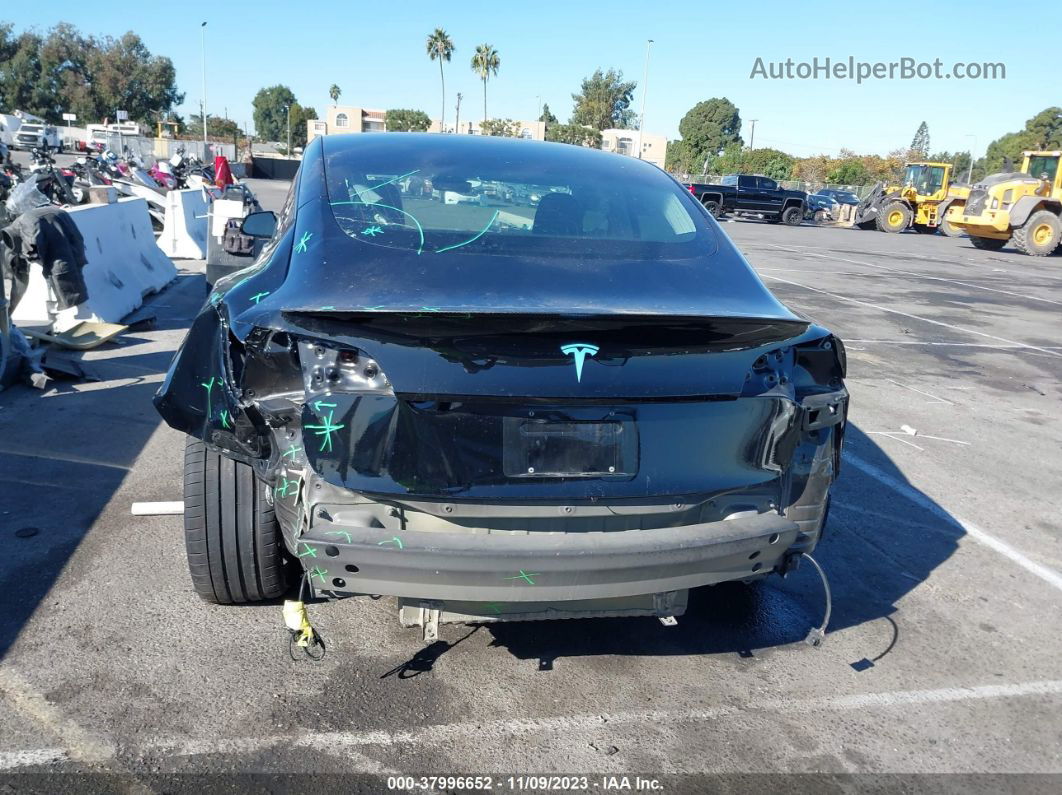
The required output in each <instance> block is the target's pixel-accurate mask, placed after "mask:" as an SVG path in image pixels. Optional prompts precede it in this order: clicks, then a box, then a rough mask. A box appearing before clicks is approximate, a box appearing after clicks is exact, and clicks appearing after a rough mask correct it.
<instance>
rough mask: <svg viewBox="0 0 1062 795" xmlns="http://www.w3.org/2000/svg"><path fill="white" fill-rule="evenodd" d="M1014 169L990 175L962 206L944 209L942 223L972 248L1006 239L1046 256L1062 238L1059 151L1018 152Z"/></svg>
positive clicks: (992, 248)
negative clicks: (965, 237)
mask: <svg viewBox="0 0 1062 795" xmlns="http://www.w3.org/2000/svg"><path fill="white" fill-rule="evenodd" d="M1023 155H1024V157H1023V160H1022V166H1021V171H1020V172H1009V173H1002V174H992V175H991V176H988V177H986V178H985V179H984V180H983V181H982V182H979V183H978V184H977V185H975V186H974V188H973V189H972V190H971V191H970V197H969V199H968V200H967V202H966V206H965V207H955V208H953V209H951V210H949V211H948V218H947V220H948V222H949V223H950V224H952V225H954V226H956V227H958V228H959V229H961V230H962V231H964V232H966V234H968V235H969V236H970V242H972V243H973V244H974V245H975V246H977V248H983V249H987V250H989V251H998V250H999V249H1001V248H1003V246H1005V245H1006V244H1007V241H1008V240H1009V241H1011V242H1013V243H1014V247H1015V248H1016V249H1018V251H1021V252H1023V253H1025V254H1029V255H1031V256H1033V257H1046V256H1047V255H1048V254H1050V253H1052V252H1053V251H1054V250H1055V249H1056V248H1058V246H1059V242H1060V241H1062V169H1060V168H1059V160H1060V159H1062V152H1057V151H1056V152H1023Z"/></svg>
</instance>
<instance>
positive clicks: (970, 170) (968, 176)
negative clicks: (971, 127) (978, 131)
mask: <svg viewBox="0 0 1062 795" xmlns="http://www.w3.org/2000/svg"><path fill="white" fill-rule="evenodd" d="M966 137H967V138H973V139H974V142H973V146H971V147H970V167H969V168H968V169H967V170H966V184H967V185H969V184H970V180H971V179H973V155H974V149H976V148H977V136H976V135H974V134H973V133H966Z"/></svg>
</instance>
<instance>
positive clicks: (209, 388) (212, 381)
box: [199, 376, 215, 417]
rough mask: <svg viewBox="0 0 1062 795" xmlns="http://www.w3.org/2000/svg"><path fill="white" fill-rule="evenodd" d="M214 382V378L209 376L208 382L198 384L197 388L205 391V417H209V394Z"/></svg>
mask: <svg viewBox="0 0 1062 795" xmlns="http://www.w3.org/2000/svg"><path fill="white" fill-rule="evenodd" d="M214 380H215V376H211V377H210V380H209V381H207V382H206V383H205V384H203V383H201V384H199V386H201V387H203V389H205V390H206V391H207V410H206V413H207V417H209V416H210V393H211V392H212V391H213V389H214Z"/></svg>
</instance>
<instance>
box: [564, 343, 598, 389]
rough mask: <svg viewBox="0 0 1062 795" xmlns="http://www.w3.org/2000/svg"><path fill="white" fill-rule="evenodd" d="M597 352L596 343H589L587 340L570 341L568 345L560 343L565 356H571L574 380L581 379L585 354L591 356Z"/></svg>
mask: <svg viewBox="0 0 1062 795" xmlns="http://www.w3.org/2000/svg"><path fill="white" fill-rule="evenodd" d="M597 352H598V347H597V346H596V345H591V344H590V343H588V342H572V343H569V344H568V345H561V353H563V354H564V355H565V356H571V357H572V359H573V361H574V362H575V380H576V381H582V380H583V361H584V360H585V359H586V357H587V354H589V355H590V356H593V355H594V354H596V353H597Z"/></svg>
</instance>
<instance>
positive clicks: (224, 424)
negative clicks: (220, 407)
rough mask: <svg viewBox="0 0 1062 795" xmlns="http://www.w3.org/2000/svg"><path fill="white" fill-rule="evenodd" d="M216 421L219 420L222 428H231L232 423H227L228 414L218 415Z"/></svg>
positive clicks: (225, 412)
mask: <svg viewBox="0 0 1062 795" xmlns="http://www.w3.org/2000/svg"><path fill="white" fill-rule="evenodd" d="M218 419H220V420H221V427H222V428H232V423H230V422H229V412H227V411H222V412H220V413H219V414H218Z"/></svg>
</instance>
